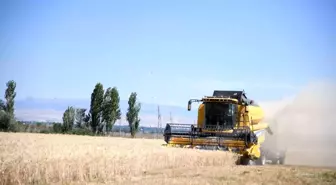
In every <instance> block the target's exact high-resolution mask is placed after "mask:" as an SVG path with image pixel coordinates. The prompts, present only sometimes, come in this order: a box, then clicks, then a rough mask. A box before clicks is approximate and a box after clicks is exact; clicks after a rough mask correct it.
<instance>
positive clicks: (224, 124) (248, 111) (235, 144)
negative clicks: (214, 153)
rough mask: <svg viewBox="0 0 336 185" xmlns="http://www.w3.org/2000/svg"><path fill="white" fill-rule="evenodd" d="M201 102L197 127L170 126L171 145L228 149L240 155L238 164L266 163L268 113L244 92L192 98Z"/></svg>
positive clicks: (166, 135) (167, 133) (167, 130)
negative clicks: (266, 121)
mask: <svg viewBox="0 0 336 185" xmlns="http://www.w3.org/2000/svg"><path fill="white" fill-rule="evenodd" d="M193 102H200V103H201V104H200V105H199V107H198V118H197V125H191V124H176V123H167V125H166V127H165V130H164V134H163V135H164V140H165V142H166V143H167V144H166V145H167V146H172V147H184V148H198V149H212V150H226V151H231V152H235V153H237V154H239V155H240V158H239V161H238V164H243V165H249V164H258V165H264V164H265V163H266V156H265V154H264V152H263V151H262V147H261V145H262V143H263V142H264V141H265V133H266V131H268V132H269V133H271V131H270V129H269V127H268V124H266V123H263V122H262V120H263V118H264V112H263V110H262V109H261V107H260V106H259V105H257V104H256V103H255V102H254V101H253V100H249V99H248V98H247V97H246V95H245V93H244V91H214V93H213V96H205V97H203V98H202V99H200V100H198V99H191V100H189V102H188V111H190V110H191V104H192V103H193Z"/></svg>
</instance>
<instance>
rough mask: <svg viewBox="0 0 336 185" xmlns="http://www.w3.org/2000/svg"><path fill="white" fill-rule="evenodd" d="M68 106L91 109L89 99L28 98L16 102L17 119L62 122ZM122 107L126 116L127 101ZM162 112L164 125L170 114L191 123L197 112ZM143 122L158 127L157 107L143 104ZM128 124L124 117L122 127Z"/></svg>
mask: <svg viewBox="0 0 336 185" xmlns="http://www.w3.org/2000/svg"><path fill="white" fill-rule="evenodd" d="M68 106H74V107H77V108H86V109H89V107H90V100H89V99H38V98H27V99H23V100H17V101H16V102H15V107H16V113H15V114H16V117H17V118H18V119H19V120H24V121H49V122H53V121H61V120H62V115H63V112H64V110H65V109H66V108H67V107H68ZM120 107H121V110H122V113H123V116H125V113H126V111H127V107H128V104H127V101H126V100H121V102H120ZM160 112H161V117H162V125H165V123H166V122H169V120H170V112H171V114H172V117H173V122H181V123H190V124H192V123H193V121H194V120H195V119H196V111H190V112H189V111H187V108H186V107H185V108H184V107H179V106H169V105H160ZM140 116H141V120H142V121H141V122H142V125H145V126H156V125H157V105H155V104H148V103H141V112H140ZM124 124H126V122H125V118H124V117H123V120H122V125H124Z"/></svg>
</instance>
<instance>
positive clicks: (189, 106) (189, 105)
mask: <svg viewBox="0 0 336 185" xmlns="http://www.w3.org/2000/svg"><path fill="white" fill-rule="evenodd" d="M190 110H191V101H190V100H189V101H188V111H190Z"/></svg>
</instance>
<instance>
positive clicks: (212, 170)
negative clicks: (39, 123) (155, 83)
mask: <svg viewBox="0 0 336 185" xmlns="http://www.w3.org/2000/svg"><path fill="white" fill-rule="evenodd" d="M161 144H163V141H162V140H151V139H127V138H115V137H90V136H74V135H52V134H29V133H0V181H1V182H0V184H160V185H162V184H207V183H208V184H296V185H298V184H314V185H315V184H335V182H336V178H335V173H336V172H335V171H331V170H328V169H320V168H308V167H288V166H263V167H257V166H236V165H235V164H234V162H235V160H236V156H235V155H234V154H231V153H227V152H220V151H217V152H216V151H200V150H192V149H177V148H164V147H162V146H161Z"/></svg>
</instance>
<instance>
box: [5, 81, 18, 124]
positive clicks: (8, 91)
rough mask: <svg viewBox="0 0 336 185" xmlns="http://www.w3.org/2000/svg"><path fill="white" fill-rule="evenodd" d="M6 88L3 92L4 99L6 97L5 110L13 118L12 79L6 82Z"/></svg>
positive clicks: (13, 82) (13, 84)
mask: <svg viewBox="0 0 336 185" xmlns="http://www.w3.org/2000/svg"><path fill="white" fill-rule="evenodd" d="M6 86H7V89H6V92H5V99H6V112H7V114H9V116H10V117H11V118H14V104H15V97H16V92H15V88H16V82H15V81H14V80H10V81H8V82H7V84H6Z"/></svg>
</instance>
